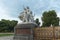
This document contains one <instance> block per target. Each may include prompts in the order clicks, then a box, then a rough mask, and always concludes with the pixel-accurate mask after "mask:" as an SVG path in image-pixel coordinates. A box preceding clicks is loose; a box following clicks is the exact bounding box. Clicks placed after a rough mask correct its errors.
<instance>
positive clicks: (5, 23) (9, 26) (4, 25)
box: [0, 19, 18, 32]
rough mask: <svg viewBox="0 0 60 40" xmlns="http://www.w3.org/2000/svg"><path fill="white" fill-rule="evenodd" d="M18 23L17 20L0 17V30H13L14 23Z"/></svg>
mask: <svg viewBox="0 0 60 40" xmlns="http://www.w3.org/2000/svg"><path fill="white" fill-rule="evenodd" d="M17 23H18V21H15V20H12V21H10V20H5V19H2V20H1V21H0V32H13V30H14V27H15V25H16V24H17Z"/></svg>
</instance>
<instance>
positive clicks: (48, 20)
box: [42, 10, 59, 27]
mask: <svg viewBox="0 0 60 40" xmlns="http://www.w3.org/2000/svg"><path fill="white" fill-rule="evenodd" d="M51 24H52V25H53V26H59V17H57V14H56V12H55V10H52V11H48V12H47V11H45V12H44V13H43V15H42V26H44V27H45V26H50V25H51Z"/></svg>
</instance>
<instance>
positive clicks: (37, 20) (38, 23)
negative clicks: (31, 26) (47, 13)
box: [35, 18, 40, 26]
mask: <svg viewBox="0 0 60 40" xmlns="http://www.w3.org/2000/svg"><path fill="white" fill-rule="evenodd" d="M35 23H36V24H37V25H38V26H39V25H40V22H39V19H38V18H36V20H35Z"/></svg>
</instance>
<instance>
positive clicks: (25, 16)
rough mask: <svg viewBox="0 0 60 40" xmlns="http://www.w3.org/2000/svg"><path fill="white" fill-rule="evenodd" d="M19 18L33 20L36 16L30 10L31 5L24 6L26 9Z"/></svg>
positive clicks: (27, 20) (26, 20)
mask: <svg viewBox="0 0 60 40" xmlns="http://www.w3.org/2000/svg"><path fill="white" fill-rule="evenodd" d="M19 18H20V19H21V20H22V21H23V22H33V21H34V16H33V15H32V11H30V9H29V7H27V8H24V11H23V12H22V13H21V14H20V16H19Z"/></svg>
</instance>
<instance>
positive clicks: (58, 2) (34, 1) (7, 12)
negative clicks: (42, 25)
mask: <svg viewBox="0 0 60 40" xmlns="http://www.w3.org/2000/svg"><path fill="white" fill-rule="evenodd" d="M26 6H29V7H30V9H31V10H32V12H33V13H35V18H39V19H40V21H41V16H42V13H43V12H44V11H47V10H55V11H56V12H57V15H58V16H59V17H60V0H0V20H1V19H8V20H18V21H19V22H20V20H19V18H18V16H19V14H20V12H22V11H23V7H26Z"/></svg>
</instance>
